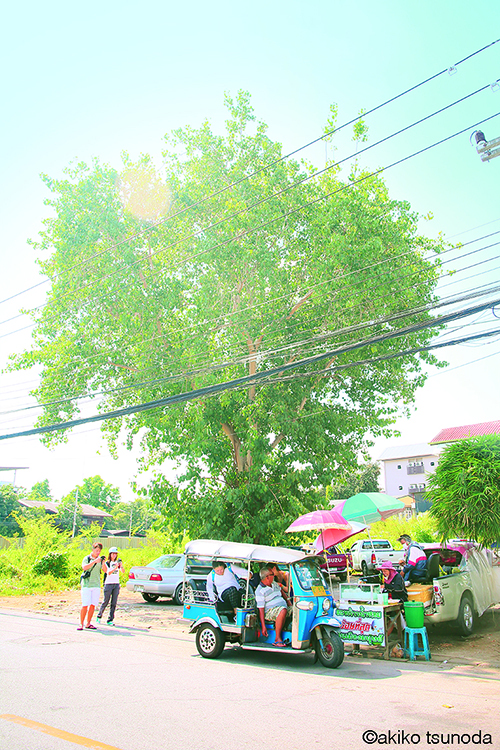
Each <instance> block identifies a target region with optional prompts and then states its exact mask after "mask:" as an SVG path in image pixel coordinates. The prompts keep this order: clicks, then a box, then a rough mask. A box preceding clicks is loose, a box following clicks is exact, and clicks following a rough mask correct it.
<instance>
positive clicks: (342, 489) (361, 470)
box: [326, 463, 380, 502]
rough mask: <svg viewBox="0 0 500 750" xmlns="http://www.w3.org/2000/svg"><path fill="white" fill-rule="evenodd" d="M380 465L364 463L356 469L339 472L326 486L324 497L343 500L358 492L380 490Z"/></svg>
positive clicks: (331, 499)
mask: <svg viewBox="0 0 500 750" xmlns="http://www.w3.org/2000/svg"><path fill="white" fill-rule="evenodd" d="M379 476H380V466H378V464H372V463H366V464H363V465H362V466H359V467H357V468H356V469H351V470H350V471H347V472H340V473H339V475H338V476H336V477H335V478H334V480H333V481H332V483H331V484H330V485H329V486H328V487H327V488H326V499H327V501H328V502H331V501H333V500H345V499H346V498H348V497H352V495H357V494H358V492H380V487H379V485H378V480H379Z"/></svg>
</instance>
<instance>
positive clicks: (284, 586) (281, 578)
mask: <svg viewBox="0 0 500 750" xmlns="http://www.w3.org/2000/svg"><path fill="white" fill-rule="evenodd" d="M268 567H269V568H270V569H271V572H272V573H274V582H275V583H277V584H278V585H279V587H280V588H281V590H282V591H283V594H285V595H288V594H289V593H290V591H289V588H288V586H289V583H290V578H289V575H288V573H287V572H286V570H281V568H279V567H278V565H277V564H276V563H271V564H270V565H269V566H268Z"/></svg>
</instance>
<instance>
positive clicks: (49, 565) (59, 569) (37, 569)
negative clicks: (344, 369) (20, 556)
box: [33, 552, 70, 578]
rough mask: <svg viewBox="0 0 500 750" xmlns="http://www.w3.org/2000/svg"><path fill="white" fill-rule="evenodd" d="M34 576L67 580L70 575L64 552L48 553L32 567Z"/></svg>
mask: <svg viewBox="0 0 500 750" xmlns="http://www.w3.org/2000/svg"><path fill="white" fill-rule="evenodd" d="M33 573H35V575H41V576H46V575H49V574H50V575H52V576H54V578H67V577H68V576H69V573H70V569H69V563H68V558H67V556H66V555H65V554H64V552H48V553H47V554H46V555H44V557H42V559H41V560H38V562H36V563H35V564H34V565H33Z"/></svg>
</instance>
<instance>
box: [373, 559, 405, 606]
mask: <svg viewBox="0 0 500 750" xmlns="http://www.w3.org/2000/svg"><path fill="white" fill-rule="evenodd" d="M379 570H380V571H381V572H382V576H383V579H384V581H383V589H382V593H383V594H389V595H390V597H391V599H399V601H401V602H406V601H407V600H408V592H407V591H406V587H405V584H404V581H403V577H402V575H401V573H398V571H397V570H396V568H395V567H394V565H393V564H392V562H391V560H384V562H383V563H382V564H381V565H380V567H379Z"/></svg>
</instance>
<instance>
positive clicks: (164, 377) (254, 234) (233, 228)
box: [13, 92, 441, 542]
mask: <svg viewBox="0 0 500 750" xmlns="http://www.w3.org/2000/svg"><path fill="white" fill-rule="evenodd" d="M226 105H227V108H228V111H229V117H228V120H227V123H226V132H225V133H224V134H223V135H219V134H217V133H215V132H213V130H212V128H211V126H210V125H209V123H208V122H204V123H203V124H202V125H201V126H200V127H199V128H193V127H185V128H183V129H179V130H177V131H175V132H174V133H172V134H171V135H169V136H166V139H165V151H164V152H163V157H164V158H163V163H162V165H161V167H160V168H156V167H155V166H154V165H153V162H152V160H151V159H150V158H149V157H148V156H142V157H141V158H140V159H139V160H138V161H137V162H135V163H134V162H132V161H131V159H130V158H129V157H128V156H127V155H126V154H125V155H124V156H123V166H122V168H121V169H120V170H118V169H115V168H113V167H111V166H107V165H103V164H101V163H100V162H99V161H95V162H94V163H93V164H92V165H91V166H89V165H86V164H83V163H80V164H76V165H74V166H72V167H71V168H69V169H68V170H67V173H66V177H65V178H64V179H60V180H57V179H52V178H49V177H45V178H44V179H45V182H46V185H47V186H48V188H49V189H50V191H51V192H52V195H53V197H52V199H51V200H49V201H48V203H49V205H50V206H51V207H52V210H53V212H54V214H55V215H54V216H51V217H49V218H47V219H46V220H45V227H44V230H43V232H42V233H41V236H40V240H39V241H38V242H36V243H35V245H36V247H37V248H38V251H39V253H40V257H41V260H40V265H41V269H42V272H43V273H44V274H46V275H47V276H48V277H50V278H51V289H50V292H49V294H48V301H47V304H46V306H45V307H43V308H42V309H40V310H38V311H36V312H34V313H33V316H34V318H35V321H36V325H35V331H34V340H33V346H32V349H31V350H30V351H28V352H25V353H23V354H21V355H19V356H17V357H15V359H14V364H13V366H14V367H16V368H19V369H21V368H30V367H32V366H37V367H38V368H39V369H40V370H41V378H40V385H39V387H38V388H37V389H36V390H35V391H34V395H35V396H36V398H37V399H38V401H39V402H40V403H41V404H45V406H44V409H43V414H42V416H41V417H40V419H39V425H48V424H52V423H54V422H61V421H64V420H68V419H71V418H73V417H74V416H75V415H78V413H79V410H80V405H79V402H78V401H77V400H76V398H77V397H80V398H83V397H87V398H88V399H91V400H93V402H94V403H95V404H96V405H97V408H98V409H99V410H100V411H109V410H113V409H117V408H122V407H130V406H134V405H138V404H141V403H143V402H149V401H152V400H154V399H158V398H162V397H165V396H167V395H176V394H180V393H183V392H185V391H189V390H192V389H196V388H200V387H205V386H210V385H214V384H216V383H219V382H221V381H227V380H231V379H234V378H238V377H241V376H244V375H255V374H256V373H260V372H264V371H267V370H268V369H270V368H273V367H276V366H279V365H283V364H290V363H293V362H296V361H298V360H301V359H303V358H304V357H309V356H313V355H326V353H327V352H329V351H331V350H332V349H335V348H336V347H339V346H347V345H349V344H356V343H359V342H360V341H366V344H365V345H364V346H363V347H361V348H358V349H356V350H355V351H352V352H345V353H339V354H332V355H331V356H328V358H327V359H326V360H324V361H318V362H315V363H310V364H308V365H307V366H305V367H302V368H301V369H299V370H295V371H293V372H290V373H279V374H277V375H276V376H274V377H272V378H271V377H269V378H268V379H267V380H266V381H264V382H261V383H258V384H249V385H248V387H246V388H244V389H243V388H240V389H236V388H235V389H232V390H228V391H226V392H224V393H221V394H218V395H212V396H210V397H206V398H193V399H192V400H189V401H187V402H185V403H182V404H177V405H173V406H170V407H169V408H164V409H154V410H149V411H142V412H138V413H134V414H127V415H125V416H123V417H121V418H117V419H113V420H109V421H107V422H105V423H104V424H103V431H104V433H105V434H106V436H107V438H108V440H109V444H110V446H111V449H112V450H113V446H114V445H116V441H117V440H119V439H120V437H121V436H122V435H123V434H125V435H126V436H127V442H128V445H129V446H131V445H132V443H133V442H134V439H139V440H140V441H141V443H142V447H143V451H144V453H143V460H142V467H143V468H148V467H152V466H154V467H156V470H157V473H156V477H155V479H154V480H153V481H152V482H151V484H150V486H149V488H148V494H149V496H150V497H151V499H153V500H154V501H155V502H156V503H157V504H158V505H159V506H160V507H161V508H162V509H163V512H164V513H165V514H166V515H167V516H168V517H169V519H170V520H171V522H172V524H174V526H175V528H176V530H178V531H180V532H182V531H183V530H184V529H188V530H189V533H190V534H191V536H194V535H200V536H201V535H203V536H212V537H227V538H234V539H239V540H245V539H252V540H255V541H262V542H264V541H268V542H269V541H272V540H278V539H279V538H280V537H281V535H282V532H283V529H284V528H285V527H286V525H287V524H288V522H289V519H290V518H291V517H293V516H296V515H298V514H300V513H302V512H305V511H306V510H308V509H310V507H311V504H313V503H314V502H315V501H316V500H317V492H316V491H315V490H316V489H317V488H318V487H325V486H326V485H327V484H328V483H329V482H330V481H331V479H332V477H333V476H334V474H335V472H336V471H337V470H338V468H339V467H342V468H343V469H345V470H347V469H349V468H350V467H356V466H357V461H358V455H359V453H360V451H361V452H362V451H365V450H366V447H367V445H368V444H369V441H370V439H371V438H372V437H375V436H378V435H381V434H389V432H390V426H391V424H392V423H393V421H394V420H395V417H396V414H397V415H401V413H402V412H405V411H406V410H408V408H409V406H410V405H411V403H412V401H413V399H414V395H415V392H416V390H417V388H418V387H419V386H421V385H422V384H423V382H424V380H425V376H424V374H423V370H422V363H423V362H427V363H429V362H430V363H434V362H435V359H434V357H433V356H432V355H430V354H429V353H428V352H421V353H420V354H411V355H410V354H408V355H406V356H403V357H399V358H397V359H390V358H388V357H390V355H393V354H396V353H398V352H400V351H401V350H402V349H404V348H407V347H415V348H419V347H423V346H425V345H427V344H428V343H429V342H430V341H431V339H432V337H433V336H434V335H435V333H436V330H435V329H427V330H418V329H416V330H414V331H411V332H408V333H407V334H406V335H405V336H404V337H403V338H396V339H390V338H383V340H381V341H379V342H371V341H370V338H371V337H372V336H374V335H382V336H384V337H385V336H386V335H389V334H390V333H392V332H394V331H396V330H397V329H398V328H401V327H402V326H406V325H413V324H420V323H424V322H426V321H428V320H430V314H429V312H428V311H426V310H425V309H424V307H423V306H425V305H426V304H429V303H432V302H433V301H434V300H435V296H434V289H435V284H436V277H437V273H438V270H437V269H438V262H437V260H436V259H437V257H438V255H437V254H438V253H439V251H440V250H441V245H440V243H439V242H435V241H431V240H429V239H427V238H425V237H423V236H420V235H419V234H418V231H417V221H418V216H417V215H416V214H415V213H414V212H412V210H411V207H410V206H409V204H408V203H407V202H406V201H398V200H394V199H393V198H391V197H390V196H389V194H388V191H387V188H386V186H385V184H384V181H383V179H382V178H381V177H380V176H375V177H369V176H368V175H367V174H365V173H363V172H362V171H361V170H360V169H359V167H358V166H355V167H354V168H353V171H352V172H351V174H350V175H349V176H348V178H347V179H346V178H344V179H342V176H341V174H340V172H339V169H338V167H336V166H335V165H334V164H333V163H330V164H329V165H328V167H329V168H328V169H327V170H326V171H324V172H323V173H321V174H317V175H314V174H313V168H312V167H311V166H310V165H308V164H305V163H302V164H301V163H299V162H297V161H296V160H294V159H291V158H287V159H281V157H282V151H281V146H280V144H279V143H277V142H274V141H272V140H271V139H270V138H269V136H268V134H267V126H266V125H265V124H264V123H263V122H261V121H257V120H256V118H255V115H254V112H253V109H252V107H251V104H250V97H249V95H248V94H247V93H245V92H239V94H238V95H237V96H236V97H235V98H234V99H232V98H231V97H229V96H227V97H226ZM330 125H331V123H330ZM330 129H331V128H330ZM358 131H359V132H358V133H357V134H355V137H357V138H361V139H363V140H364V139H365V138H366V137H367V136H366V129H364V128H362V127H361V128H360V127H358ZM414 308H418V311H417V312H412V310H413V309H414ZM356 362H358V363H360V364H354V363H356ZM87 410H88V407H86V412H85V413H88V412H87ZM61 439H64V436H63V434H62V433H58V432H55V433H50V434H48V435H46V436H45V438H44V440H45V441H46V442H47V443H56V442H57V441H58V440H61ZM166 458H168V459H171V460H173V461H174V462H176V463H177V466H178V472H179V474H178V480H177V481H176V482H171V481H169V480H168V479H167V478H166V477H165V476H164V475H163V474H162V472H161V469H160V468H159V467H160V466H161V463H162V461H163V460H164V459H166Z"/></svg>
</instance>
